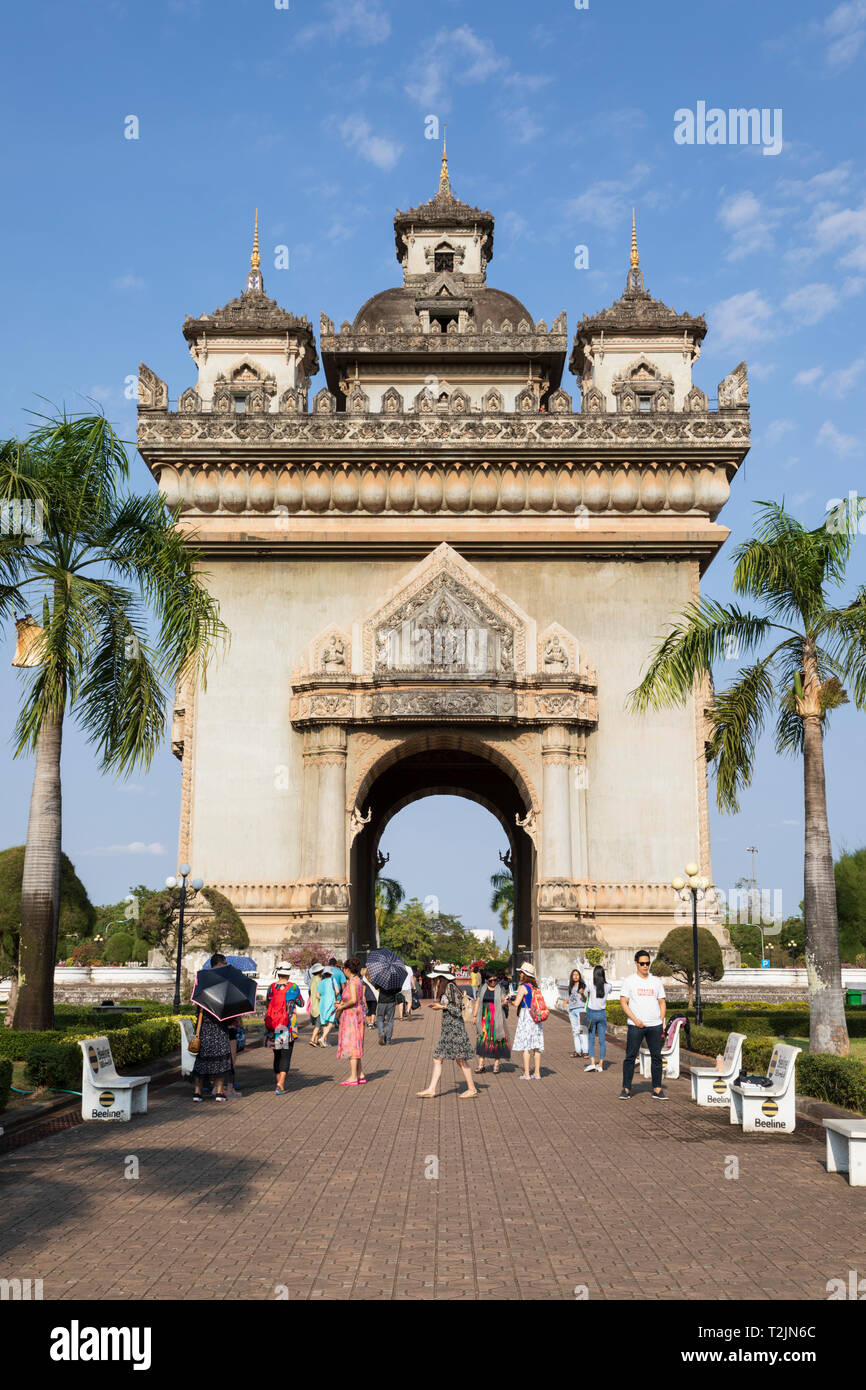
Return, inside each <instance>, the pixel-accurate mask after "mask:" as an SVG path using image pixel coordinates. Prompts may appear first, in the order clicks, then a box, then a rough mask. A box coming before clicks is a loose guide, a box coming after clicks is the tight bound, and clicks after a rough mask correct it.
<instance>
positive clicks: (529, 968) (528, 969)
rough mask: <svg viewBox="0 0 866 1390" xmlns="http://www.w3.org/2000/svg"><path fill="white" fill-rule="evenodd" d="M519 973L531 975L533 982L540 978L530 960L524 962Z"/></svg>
mask: <svg viewBox="0 0 866 1390" xmlns="http://www.w3.org/2000/svg"><path fill="white" fill-rule="evenodd" d="M517 973H518V975H531V976H532V978H533V980H537V979H538V976H537V975H536V973H535V966H534V965H530V964H529V961H528V960H525V961H524V962H523V964H522V965H521V966H520V967H519V969H518V971H517Z"/></svg>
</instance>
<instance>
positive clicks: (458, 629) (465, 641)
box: [364, 543, 535, 676]
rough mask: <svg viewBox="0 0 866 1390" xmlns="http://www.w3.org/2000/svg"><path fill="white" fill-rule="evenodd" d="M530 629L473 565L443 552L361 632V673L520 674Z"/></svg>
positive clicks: (447, 550)
mask: <svg viewBox="0 0 866 1390" xmlns="http://www.w3.org/2000/svg"><path fill="white" fill-rule="evenodd" d="M530 626H532V627H533V628H534V626H535V625H534V623H532V620H531V619H530V618H529V617H528V616H527V615H526V614H525V613H524V612H523V611H522V610H521V609H519V608H518V607H517V606H516V605H515V604H512V603H510V602H509V601H507V600H504V599H503V597H502V596H501V595H500V594H498V593H497V591H496V589H495V588H494V586H493V585H492V584H491V583H490V582H489V581H488V580H486V579H485V578H484V576H483V575H482V574H481V573H480V571H479V570H477V569H476V568H475V566H474V565H470V564H469V563H468V562H467V561H466V560H464V559H463V557H462V556H461V555H459V554H458V552H457V551H456V550H453V549H452V548H451V546H449V545H447V544H444V543H443V544H442V545H440V546H437V548H436V549H435V550H434V551H433V552H432V554H431V555H429V556H428V557H427V559H426V560H424V561H422V563H421V564H420V565H418V566H417V567H416V569H415V570H413V571H412V573H411V574H410V575H409V576H407V579H406V581H405V582H404V584H403V585H400V586H398V587H397V589H396V590H392V591H391V594H390V595H388V597H387V598H386V600H385V602H384V604H383V605H382V606H381V607H380V608H379V610H378V611H377V612H376V613H375V614H374V615H373V616H372V617H371V618H370V619H368V621H367V622H366V623H365V624H364V666H365V669H366V670H372V671H375V672H380V671H413V672H417V673H419V674H424V673H429V674H433V675H437V674H438V675H454V674H466V675H473V676H485V675H487V676H491V675H499V674H505V675H512V674H514V673H515V672H516V673H519V674H523V673H524V672H525V669H526V650H527V644H526V635H527V630H528V628H529V627H530Z"/></svg>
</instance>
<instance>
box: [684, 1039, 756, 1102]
mask: <svg viewBox="0 0 866 1390" xmlns="http://www.w3.org/2000/svg"><path fill="white" fill-rule="evenodd" d="M745 1041H746V1035H745V1033H729V1034H728V1041H727V1042H726V1043H725V1052H724V1057H723V1066H722V1069H721V1071H717V1070H716V1068H715V1067H692V1100H696V1101H697V1103H698V1105H729V1104H730V1101H731V1093H730V1091H729V1090H728V1086H729V1083H730V1082H731V1081H733V1079H734V1077H735V1076H738V1075H739V1073H740V1067H741V1065H742V1058H743V1043H744V1042H745Z"/></svg>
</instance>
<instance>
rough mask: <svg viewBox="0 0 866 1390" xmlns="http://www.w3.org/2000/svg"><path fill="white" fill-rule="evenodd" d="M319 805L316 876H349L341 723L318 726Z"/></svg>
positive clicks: (330, 877) (338, 879)
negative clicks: (347, 874)
mask: <svg viewBox="0 0 866 1390" xmlns="http://www.w3.org/2000/svg"><path fill="white" fill-rule="evenodd" d="M318 742H319V751H318V756H317V758H316V761H317V763H318V767H319V798H318V800H319V804H318V814H317V845H316V863H315V877H316V878H328V879H334V880H336V881H338V882H339V881H343V880H345V878H346V730H345V729H344V728H342V726H341V725H339V724H324V725H322V727H321V728H320V729H319V740H318Z"/></svg>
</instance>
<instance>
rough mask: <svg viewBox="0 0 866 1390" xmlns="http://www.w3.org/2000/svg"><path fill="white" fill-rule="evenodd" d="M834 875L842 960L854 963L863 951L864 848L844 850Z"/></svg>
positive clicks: (865, 933) (865, 922)
mask: <svg viewBox="0 0 866 1390" xmlns="http://www.w3.org/2000/svg"><path fill="white" fill-rule="evenodd" d="M834 873H835V878H836V902H837V904H838V908H839V944H840V948H841V951H842V959H843V960H850V961H853V960H855V959H856V957H857V956H858V955H862V953H863V952H864V951H866V846H864V848H863V849H856V850H853V851H849V850H845V851H844V852H843V853H842V854H841V855H840V856H839V858H838V859H837V860H836V863H835V866H834Z"/></svg>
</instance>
